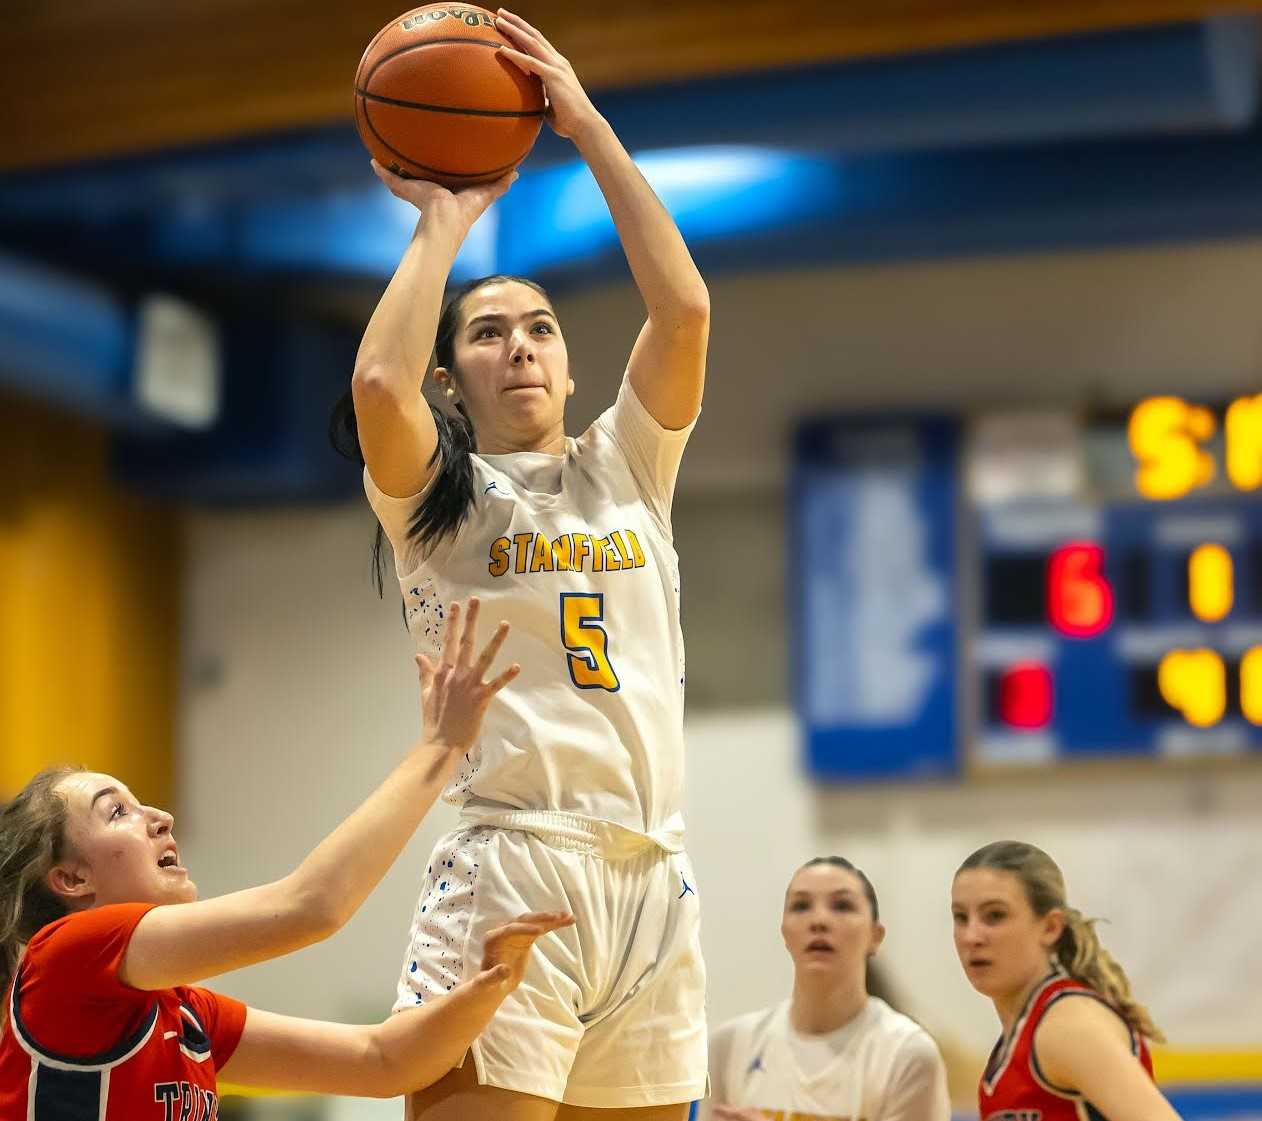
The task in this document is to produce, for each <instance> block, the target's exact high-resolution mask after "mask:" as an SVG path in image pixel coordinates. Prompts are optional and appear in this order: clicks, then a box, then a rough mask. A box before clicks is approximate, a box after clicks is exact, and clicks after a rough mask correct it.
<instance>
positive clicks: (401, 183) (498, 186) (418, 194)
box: [372, 160, 517, 237]
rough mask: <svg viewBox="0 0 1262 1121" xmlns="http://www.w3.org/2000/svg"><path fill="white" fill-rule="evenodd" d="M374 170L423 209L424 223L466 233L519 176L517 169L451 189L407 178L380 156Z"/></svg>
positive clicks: (394, 191) (397, 193) (398, 195)
mask: <svg viewBox="0 0 1262 1121" xmlns="http://www.w3.org/2000/svg"><path fill="white" fill-rule="evenodd" d="M372 170H373V174H375V175H376V176H377V178H378V179H380V180H381V181H382V183H384V184H385V185H386V187H387V188H388V189H389V191H390V193H391V194H392V195H394V197H395V198H400V199H402V200H403V201H404V202H410V203H411V204H412V205H413V206H415V207H416V209H417V210H419V211H420V212H421V222H422V224H423V225H429V224H431V223H435V224H444V223H445V224H450V225H454V226H455V227H456V230H457V232H458V233H459V235H460V236H462V237H463V235H464V234H466V233H468V232H469V230H470V228H471V227H472V226H473V223H474V222H476V221H477V220H478V219H479V218H481V217H482V215H483V214H484V213H486V211H487V210H488V209H490V206H491V204H492V203H493V202H495V201H496V199H499V198H502V197H503V195H504V193H505V192H506V191H507V190H508V188H509V187H511V186H512V185H513V183H514V182H516V180H517V172H516V171H510V172H509V173H508V174H507V175H503V176H501V177H500V178H499V179H496V180H494V181H493V182H490V183H479V184H478V185H477V186H474V187H462V188H461V189H460V190H458V191H451V190H448V189H447V188H446V187H443V186H440V185H439V184H437V183H431V182H430V181H429V180H428V179H405V178H403V176H402V175H395V173H394V172H393V171H391V170H390V169H389V168H385V167H382V166H381V164H379V163H378V162H377V161H376V160H373V161H372Z"/></svg>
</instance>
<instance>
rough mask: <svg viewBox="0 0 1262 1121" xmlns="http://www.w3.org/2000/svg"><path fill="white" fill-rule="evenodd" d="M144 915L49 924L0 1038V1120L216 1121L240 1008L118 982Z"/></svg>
mask: <svg viewBox="0 0 1262 1121" xmlns="http://www.w3.org/2000/svg"><path fill="white" fill-rule="evenodd" d="M152 907H153V905H152V904H145V903H125V904H118V905H116V906H109V907H98V908H94V909H92V910H89V911H81V912H77V913H75V914H73V915H68V916H66V917H65V918H63V919H58V920H57V922H54V923H49V925H48V926H46V927H44V929H43V930H41V931H40V932H39V933H38V934H36V935H35V936H34V937H33V938H32V939H31V941H30V943H29V944H28V945H27V947H26V951H25V953H24V954H23V955H22V960H21V961H20V962H19V963H18V971H17V974H16V976H15V977H14V980H13V984H12V986H11V987H10V989H9V992H8V994H7V1002H6V1008H5V1010H4V1011H5V1017H4V1021H5V1022H4V1026H3V1028H2V1029H0V1118H4V1119H5V1121H9V1119H10V1118H13V1119H20V1121H216V1119H217V1118H218V1116H219V1099H218V1096H217V1094H216V1089H215V1072H216V1070H217V1068H219V1067H220V1066H222V1065H223V1064H224V1063H226V1062H227V1061H228V1059H229V1057H230V1056H231V1055H232V1053H233V1051H234V1050H235V1049H236V1046H237V1043H238V1042H239V1041H240V1039H241V1032H242V1031H243V1029H244V1028H245V1015H246V1009H245V1005H244V1004H241V1003H240V1002H239V1001H235V1000H231V999H229V998H228V997H224V996H219V995H218V994H217V993H212V992H209V991H208V990H206V989H195V988H185V987H183V986H179V987H177V988H173V989H160V990H158V991H155V992H145V991H142V990H140V989H133V988H129V987H128V986H127V985H124V984H123V983H122V982H121V981H120V980H119V979H118V969H119V965H120V964H121V962H122V960H123V955H124V954H125V953H126V951H127V944H128V942H130V940H131V936H132V932H133V931H134V930H135V929H136V924H137V923H139V922H140V920H141V919H142V918H143V917H144V916H145V915H146V914H147V913H148V912H149V911H150V910H151V909H152Z"/></svg>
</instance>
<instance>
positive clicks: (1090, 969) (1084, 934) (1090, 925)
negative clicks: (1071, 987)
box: [1052, 907, 1166, 1043]
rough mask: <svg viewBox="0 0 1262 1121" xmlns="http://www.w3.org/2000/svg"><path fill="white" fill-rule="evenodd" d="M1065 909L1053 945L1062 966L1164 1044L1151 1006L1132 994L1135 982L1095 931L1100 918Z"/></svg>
mask: <svg viewBox="0 0 1262 1121" xmlns="http://www.w3.org/2000/svg"><path fill="white" fill-rule="evenodd" d="M1063 910H1064V913H1065V929H1064V930H1063V931H1062V932H1061V935H1060V938H1058V939H1057V940H1056V945H1055V946H1053V947H1052V952H1053V953H1054V954H1055V955H1056V960H1057V961H1058V962H1060V965H1061V968H1062V969H1064V970H1065V972H1066V973H1068V974H1069V975H1070V976H1071V977H1073V978H1075V979H1076V980H1079V981H1081V982H1083V984H1085V985H1090V986H1091V988H1093V989H1095V991H1096V992H1098V993H1099V994H1100V995H1101V996H1102V997H1104V999H1105V1000H1107V1001H1108V1002H1109V1004H1111V1005H1112V1006H1113V1007H1114V1008H1115V1009H1117V1011H1118V1013H1119V1014H1120V1015H1121V1017H1122V1019H1124V1020H1125V1021H1126V1022H1127V1023H1128V1024H1129V1025H1130V1026H1131V1028H1133V1029H1134V1030H1135V1031H1136V1032H1138V1033H1139V1034H1140V1035H1142V1036H1145V1037H1146V1038H1148V1039H1151V1040H1154V1041H1155V1042H1157V1043H1164V1042H1165V1041H1166V1037H1165V1035H1164V1034H1163V1033H1162V1031H1161V1029H1160V1028H1158V1027H1157V1025H1156V1024H1155V1023H1154V1022H1153V1019H1152V1016H1151V1014H1150V1013H1149V1011H1148V1009H1147V1008H1146V1007H1144V1005H1142V1004H1140V1003H1139V1001H1137V1000H1136V999H1135V998H1134V997H1133V996H1132V995H1131V983H1130V979H1129V978H1128V977H1127V976H1126V971H1125V970H1124V969H1123V968H1122V967H1121V965H1119V964H1118V962H1117V959H1116V958H1114V957H1113V955H1112V954H1110V953H1109V951H1108V950H1106V949H1105V948H1104V947H1103V946H1102V945H1101V944H1100V939H1099V937H1098V936H1097V935H1096V932H1095V926H1096V923H1097V922H1098V921H1099V920H1097V919H1089V918H1086V917H1085V916H1084V915H1083V913H1082V912H1081V911H1079V910H1077V909H1076V908H1074V907H1065V908H1063Z"/></svg>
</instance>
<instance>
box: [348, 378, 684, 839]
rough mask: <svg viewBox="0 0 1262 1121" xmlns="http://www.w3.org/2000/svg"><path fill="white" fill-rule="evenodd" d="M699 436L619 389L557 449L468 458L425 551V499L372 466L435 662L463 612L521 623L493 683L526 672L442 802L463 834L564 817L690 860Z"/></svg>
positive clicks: (369, 484) (412, 618) (416, 626)
mask: <svg viewBox="0 0 1262 1121" xmlns="http://www.w3.org/2000/svg"><path fill="white" fill-rule="evenodd" d="M694 424H695V421H694ZM691 431H692V425H689V426H688V428H685V429H682V430H680V431H670V430H668V429H664V428H662V427H661V426H660V425H659V424H658V423H657V422H656V421H655V420H654V419H653V417H652V416H651V414H650V413H649V412H648V410H647V409H645V407H644V406H643V405H642V404H641V403H640V401H639V399H638V398H637V397H636V395H635V392H634V391H633V390H632V388H631V386H630V383H629V382H626V381H624V382H623V385H622V388H621V390H620V392H619V394H618V399H617V401H616V402H615V403H614V405H613V406H612V407H611V408H609V409H608V410H606V411H605V412H604V413H603V414H602V415H601V416H600V417H598V418H597V420H596V421H595V422H594V423H593V424H592V426H591V427H590V428H588V430H587V431H586V432H584V433H583V435H582V436H580V437H578V438H577V439H574V438H567V439H566V442H565V452H564V454H563V455H548V454H544V453H540V452H515V453H510V454H505V455H476V454H475V455H472V456H471V457H470V458H471V460H472V465H473V480H474V501H473V506H472V508H471V510H470V512H469V516H468V518H467V520H466V521H465V523H464V525H463V526H461V528H460V529H459V531H458V532H457V533H456V534H455V535H454V536H449V537H447V538H445V539H444V540H443V541H442V542H441V543H440V544H439V546H438V547H437V548H436V549H435V550H434V552H433V553H432V554H429V555H425V554H424V552H423V550H422V549H421V548H420V547H419V546H418V544H417V543H416V542H415V541H410V540H408V536H407V527H408V525H409V524H410V522H411V520H412V518H413V517H414V516H415V514H416V511H417V509H418V507H419V505H420V501H421V497H422V496H420V495H417V496H414V497H412V498H405V499H398V498H391V497H389V496H387V495H385V494H383V493H382V492H381V491H380V490H379V489H378V488H377V487H376V486H375V485H374V483H373V481H372V479H371V478H370V477H369V475H368V473H367V471H365V473H364V485H365V489H366V491H367V493H368V499H369V501H370V503H371V504H372V508H373V510H374V512H375V513H376V514H377V517H378V519H379V520H380V521H381V524H382V526H383V527H384V528H385V531H386V534H387V536H388V537H389V539H390V542H391V545H392V546H393V548H394V554H395V568H396V571H397V573H398V575H399V586H400V588H401V590H402V592H403V601H404V609H405V612H406V617H407V624H408V629H409V630H410V631H411V633H412V636H413V638H414V639H415V641H416V646H417V649H418V651H420V652H421V653H426V654H436V653H437V652H438V651H439V650H441V648H442V641H443V631H444V619H445V614H446V606H447V604H449V603H451V601H452V600H456V599H458V600H462V601H463V600H466V599H468V597H469V596H471V595H476V596H478V597H479V598H480V599H481V601H482V612H481V619H482V626H481V628H480V629H481V638H482V639H483V640H485V639H486V638H489V637H490V635H491V633H492V630H493V628H494V626H495V624H496V623H497V622H498V621H499V620H500V619H506V620H508V622H509V623H511V624H512V630H511V632H510V634H509V636H508V640H507V642H506V643H505V645H504V649H503V651H502V653H501V655H500V658H499V659H498V662H497V669H496V670H495V671H494V672H499V670H502V669H503V668H504V667H505V666H507V665H509V664H511V663H512V662H519V663H520V664H521V667H522V668H521V673H520V675H519V676H518V677H517V679H516V680H515V681H513V682H512V683H511V684H510V685H509V686H508V687H507V688H505V689H504V690H502V691H501V692H500V693H499V695H498V696H497V697H496V698H495V699H494V700H493V701H492V702H491V707H490V709H489V711H488V712H487V716H486V719H485V721H484V724H483V729H482V735H481V738H480V740H479V742H478V744H477V745H476V746H475V747H474V749H473V750H472V751H471V752H470V753H469V755H468V757H467V758H466V760H465V762H464V764H463V765H462V766H461V767H460V768H459V770H458V771H457V773H456V775H455V778H454V779H453V781H452V783H451V785H450V786H449V787H448V788H447V790H446V792H445V794H444V797H445V799H446V800H447V801H449V802H452V803H454V804H455V805H458V806H460V807H461V814H462V818H463V819H464V820H465V821H466V822H469V823H475V824H476V823H489V824H495V823H499V824H509V823H512V819H509V818H506V816H505V815H506V814H507V813H509V812H511V811H523V810H524V811H562V812H566V813H570V814H577V815H581V816H583V817H587V818H594V819H598V820H600V821H605V822H612V823H613V824H615V825H617V826H621V827H622V828H625V829H628V830H631V831H633V832H636V833H641V834H647V835H649V836H651V837H652V838H653V839H654V840H655V841H657V842H658V843H659V844H660V845H661V846H662V847H663V848H666V849H668V850H669V851H672V852H677V851H680V849H681V848H682V846H683V815H682V812H681V808H682V803H683V777H684V759H683V755H684V753H683V693H684V646H683V636H682V634H681V632H680V626H679V567H678V559H677V557H676V554H675V549H674V545H673V544H672V535H671V529H670V507H671V498H672V495H673V493H674V486H675V478H676V475H677V473H678V470H679V461H680V458H681V457H682V455H683V449H684V445H685V444H686V443H687V440H688V436H689V434H690V433H691ZM517 817H518V818H519V819H520V817H521V815H520V814H518V815H517Z"/></svg>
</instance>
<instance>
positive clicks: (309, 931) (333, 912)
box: [277, 877, 354, 946]
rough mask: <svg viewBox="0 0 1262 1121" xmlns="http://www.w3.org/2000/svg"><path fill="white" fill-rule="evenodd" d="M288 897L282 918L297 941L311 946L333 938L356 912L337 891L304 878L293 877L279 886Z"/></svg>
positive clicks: (279, 915) (280, 912) (279, 916)
mask: <svg viewBox="0 0 1262 1121" xmlns="http://www.w3.org/2000/svg"><path fill="white" fill-rule="evenodd" d="M278 886H279V887H280V889H281V892H282V894H283V895H284V898H285V904H284V906H283V908H278V911H279V914H278V916H277V917H278V918H279V919H280V920H281V922H282V923H283V925H284V926H285V927H286V928H287V929H288V930H289V932H290V934H291V937H292V938H293V940H294V941H295V942H298V943H300V944H302V945H307V946H309V945H311V944H312V943H315V942H323V941H324V940H325V939H326V938H331V937H332V936H333V935H334V934H336V933H337V932H338V931H339V930H341V929H342V927H344V926H345V925H346V924H347V923H348V922H349V921H350V918H351V915H352V914H353V913H354V911H353V909H352V908H351V907H350V906H349V905H348V904H347V903H346V901H345V900H344V899H341V898H339V896H338V895H337V893H335V892H333V891H330V890H329V889H328V888H326V887H323V886H320V885H308V884H305V883H303V881H302V879H301V878H296V877H291V878H290V879H289V880H288V881H287V882H282V884H281V885H278Z"/></svg>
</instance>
